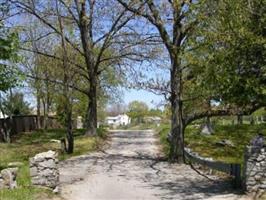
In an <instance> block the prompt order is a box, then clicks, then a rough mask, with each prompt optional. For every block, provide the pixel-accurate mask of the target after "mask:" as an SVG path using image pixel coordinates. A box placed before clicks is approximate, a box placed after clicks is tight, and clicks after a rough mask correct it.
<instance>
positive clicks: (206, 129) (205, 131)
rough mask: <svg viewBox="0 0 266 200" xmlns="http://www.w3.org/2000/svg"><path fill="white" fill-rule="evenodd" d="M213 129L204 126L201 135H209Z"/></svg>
mask: <svg viewBox="0 0 266 200" xmlns="http://www.w3.org/2000/svg"><path fill="white" fill-rule="evenodd" d="M213 132H214V131H213V129H212V127H211V126H208V125H207V124H205V125H204V126H203V128H202V130H201V134H203V135H211V134H212V133H213Z"/></svg>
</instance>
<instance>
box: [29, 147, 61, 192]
mask: <svg viewBox="0 0 266 200" xmlns="http://www.w3.org/2000/svg"><path fill="white" fill-rule="evenodd" d="M57 164H58V159H57V153H56V152H54V151H48V152H44V153H40V154H37V155H35V156H34V157H33V158H30V176H31V182H32V184H33V185H36V186H43V187H48V188H51V189H55V188H56V187H58V185H59V170H58V166H57Z"/></svg>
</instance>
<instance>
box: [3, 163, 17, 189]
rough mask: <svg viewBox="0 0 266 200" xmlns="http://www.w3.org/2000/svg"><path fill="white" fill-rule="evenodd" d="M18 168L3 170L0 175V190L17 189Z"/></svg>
mask: <svg viewBox="0 0 266 200" xmlns="http://www.w3.org/2000/svg"><path fill="white" fill-rule="evenodd" d="M17 171H18V168H7V169H3V170H2V171H1V173H0V189H14V188H16V187H17V181H16V178H17Z"/></svg>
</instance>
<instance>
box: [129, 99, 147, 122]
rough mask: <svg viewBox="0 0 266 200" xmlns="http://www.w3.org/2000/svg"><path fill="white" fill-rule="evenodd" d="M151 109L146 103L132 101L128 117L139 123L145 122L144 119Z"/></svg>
mask: <svg viewBox="0 0 266 200" xmlns="http://www.w3.org/2000/svg"><path fill="white" fill-rule="evenodd" d="M148 112H149V107H148V105H147V104H146V103H145V102H142V101H132V102H130V103H129V104H128V115H129V116H130V117H131V118H132V119H133V120H136V121H137V123H141V122H143V118H144V117H145V116H147V115H148Z"/></svg>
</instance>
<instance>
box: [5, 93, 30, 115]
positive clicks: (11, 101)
mask: <svg viewBox="0 0 266 200" xmlns="http://www.w3.org/2000/svg"><path fill="white" fill-rule="evenodd" d="M2 103H3V107H4V110H5V113H6V114H8V115H13V116H14V115H28V114H30V113H31V111H32V110H31V108H30V104H29V103H28V102H26V101H25V99H24V94H23V93H20V92H16V93H14V94H13V93H12V92H10V94H9V95H7V97H6V98H5V100H4V101H3V102H2Z"/></svg>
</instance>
